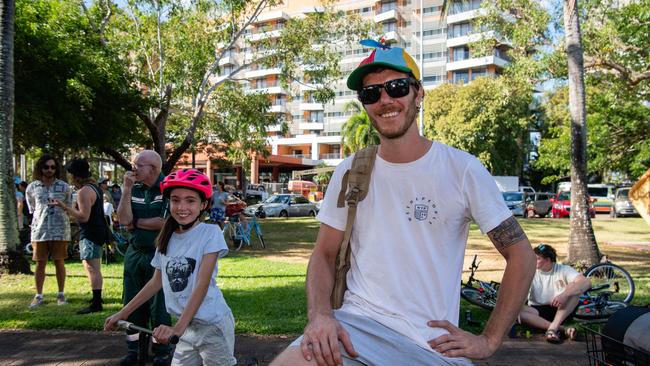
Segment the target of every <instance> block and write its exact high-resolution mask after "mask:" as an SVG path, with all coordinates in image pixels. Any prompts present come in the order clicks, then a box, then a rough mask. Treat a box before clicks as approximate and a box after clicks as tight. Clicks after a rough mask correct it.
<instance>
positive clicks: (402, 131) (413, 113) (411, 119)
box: [368, 98, 418, 140]
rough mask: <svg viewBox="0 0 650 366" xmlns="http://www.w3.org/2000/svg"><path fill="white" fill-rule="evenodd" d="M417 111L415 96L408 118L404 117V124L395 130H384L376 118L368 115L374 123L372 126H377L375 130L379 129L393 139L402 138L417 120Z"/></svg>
mask: <svg viewBox="0 0 650 366" xmlns="http://www.w3.org/2000/svg"><path fill="white" fill-rule="evenodd" d="M417 112H418V108H416V107H415V98H413V100H412V101H411V103H409V106H408V111H407V113H406V118H405V119H404V124H403V125H402V126H401V127H400V128H399V129H398V130H397V131H395V132H388V131H385V130H383V129H382V128H380V127H379V124H378V123H377V121H375V119H374V118H372V117H370V115H368V118H370V122H371V123H372V126H373V127H374V128H375V130H377V132H379V134H380V135H381V136H382V137H384V138H387V139H389V140H393V139H397V138H400V137H402V136H404V135H405V134H406V132H407V131H408V130H409V128H411V125H413V123H414V122H415V116H416V115H417Z"/></svg>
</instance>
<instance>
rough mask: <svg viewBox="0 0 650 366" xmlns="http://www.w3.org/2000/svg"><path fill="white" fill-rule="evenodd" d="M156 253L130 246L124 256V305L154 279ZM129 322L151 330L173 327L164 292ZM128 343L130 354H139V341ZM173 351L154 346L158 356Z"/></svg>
mask: <svg viewBox="0 0 650 366" xmlns="http://www.w3.org/2000/svg"><path fill="white" fill-rule="evenodd" d="M154 253H155V251H153V250H151V251H141V250H137V249H134V248H133V246H132V245H129V248H128V249H127V251H126V255H125V256H124V293H123V298H122V303H123V304H124V305H126V304H127V303H128V302H129V301H131V299H133V298H134V297H135V295H137V294H138V292H140V290H141V289H142V288H143V287H144V285H146V284H147V282H149V280H150V279H151V277H153V274H154V268H153V267H152V266H151V260H152V259H153V255H154ZM128 321H130V322H131V323H133V324H135V325H138V326H140V327H144V328H149V329H151V330H153V329H154V328H156V327H157V326H159V325H171V324H172V320H171V317H170V316H169V313H167V309H166V308H165V295H164V294H163V292H162V290H160V291H159V292H158V293H157V294H156V295H155V296H154V297H152V298H151V299H150V300H149V301H147V302H146V303H144V304H143V305H142V306H140V307H139V308H138V309H137V310H136V311H134V312H133V313H131V315H130V316H129V319H128ZM133 333H135V332H127V334H133ZM126 343H127V346H128V349H129V352H138V342H137V341H127V342H126ZM171 350H172V348H171V346H169V345H162V344H158V343H154V344H153V352H154V354H156V355H161V354H166V353H170V352H171Z"/></svg>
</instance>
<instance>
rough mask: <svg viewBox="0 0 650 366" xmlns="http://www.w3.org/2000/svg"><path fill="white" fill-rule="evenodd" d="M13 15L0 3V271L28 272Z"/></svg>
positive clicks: (12, 9) (9, 6)
mask: <svg viewBox="0 0 650 366" xmlns="http://www.w3.org/2000/svg"><path fill="white" fill-rule="evenodd" d="M14 17H15V3H14V1H12V0H6V1H2V3H0V135H1V136H0V273H1V272H8V273H30V270H29V263H27V261H26V260H25V257H23V256H22V254H21V251H20V248H19V245H20V240H19V239H18V223H17V221H16V218H17V213H16V196H15V187H14V181H13V176H14V169H13V161H12V158H13V146H12V135H13V124H14V60H13V58H14Z"/></svg>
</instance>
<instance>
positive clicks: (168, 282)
mask: <svg viewBox="0 0 650 366" xmlns="http://www.w3.org/2000/svg"><path fill="white" fill-rule="evenodd" d="M208 253H218V257H219V258H221V257H223V256H225V255H226V254H227V253H228V246H227V245H226V241H225V240H224V238H223V232H222V231H221V230H220V229H219V226H217V225H208V224H204V223H200V224H198V225H196V226H195V227H194V228H192V229H191V230H190V231H188V232H185V233H182V234H178V233H173V234H172V236H171V238H170V240H169V245H168V246H167V254H166V255H163V254H161V253H160V252H159V251H158V250H156V254H155V255H154V257H153V259H152V260H151V265H152V266H153V267H155V268H156V269H159V270H160V273H161V274H162V284H163V292H164V294H165V304H166V306H167V312H168V313H170V314H174V315H176V316H180V315H181V313H182V312H183V310H184V309H185V306H186V305H187V302H188V301H189V300H190V296H191V295H192V292H193V291H194V287H195V285H196V281H197V280H198V278H197V274H198V273H199V268H200V267H201V262H202V259H203V255H205V254H208ZM217 274H218V261H217V265H215V266H214V272H213V274H212V276H211V278H210V286H209V287H208V292H207V293H206V295H205V298H203V302H202V303H201V306H200V307H199V310H198V311H197V312H196V315H194V319H198V320H201V321H204V322H208V323H211V324H216V323H217V322H218V321H219V320H221V318H222V317H224V316H225V315H226V314H229V313H230V308H229V307H228V305H227V304H226V300H225V299H224V298H223V294H222V293H221V290H220V289H219V287H217V283H216V278H217Z"/></svg>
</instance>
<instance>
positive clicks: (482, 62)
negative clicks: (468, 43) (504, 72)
mask: <svg viewBox="0 0 650 366" xmlns="http://www.w3.org/2000/svg"><path fill="white" fill-rule="evenodd" d="M507 64H508V61H507V60H504V59H502V58H501V57H498V56H486V57H478V58H470V59H467V60H461V61H454V62H449V63H447V71H455V70H463V69H470V68H473V67H480V66H487V65H496V66H498V67H505V66H506V65H507Z"/></svg>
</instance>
